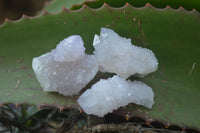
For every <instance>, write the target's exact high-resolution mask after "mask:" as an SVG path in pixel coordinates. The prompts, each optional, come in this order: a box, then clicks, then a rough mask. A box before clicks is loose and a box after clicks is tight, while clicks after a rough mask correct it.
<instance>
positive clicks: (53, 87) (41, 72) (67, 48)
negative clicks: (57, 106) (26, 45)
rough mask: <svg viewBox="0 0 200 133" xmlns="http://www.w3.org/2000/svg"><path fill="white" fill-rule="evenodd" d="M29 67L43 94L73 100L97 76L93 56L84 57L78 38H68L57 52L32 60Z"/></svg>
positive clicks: (81, 44)
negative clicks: (54, 94)
mask: <svg viewBox="0 0 200 133" xmlns="http://www.w3.org/2000/svg"><path fill="white" fill-rule="evenodd" d="M32 67H33V70H34V72H35V75H36V78H37V79H38V81H39V82H40V84H41V86H42V88H43V90H44V91H49V92H59V93H60V94H63V95H65V96H72V95H75V94H77V93H78V92H79V91H80V90H81V89H83V88H84V87H85V86H86V85H87V84H88V83H89V82H90V81H91V80H92V79H93V78H94V76H95V75H96V73H97V71H98V65H97V62H96V59H95V57H94V55H87V54H85V48H84V46H83V41H82V39H81V37H80V36H77V35H74V36H70V37H68V38H66V39H64V40H63V41H61V42H60V43H59V44H58V45H57V47H56V49H54V50H52V51H51V52H49V53H46V54H44V55H41V56H39V57H35V58H33V62H32Z"/></svg>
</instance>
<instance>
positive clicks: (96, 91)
mask: <svg viewBox="0 0 200 133" xmlns="http://www.w3.org/2000/svg"><path fill="white" fill-rule="evenodd" d="M153 98H154V93H153V91H152V89H151V87H149V86H147V85H146V84H144V83H142V82H141V81H129V80H128V81H126V80H125V79H123V78H120V77H119V76H114V77H112V78H109V79H101V80H100V81H98V82H97V83H96V84H94V85H93V86H92V87H91V89H88V90H86V91H85V92H84V93H83V94H82V95H81V96H80V97H79V99H78V103H79V105H80V106H81V107H82V109H83V110H84V112H86V113H87V114H94V115H97V116H99V117H103V116H104V115H105V114H107V113H111V112H112V111H113V110H115V109H118V108H119V107H122V106H125V105H127V104H129V103H135V104H138V105H143V106H145V107H147V108H152V105H153V104H154V99H153Z"/></svg>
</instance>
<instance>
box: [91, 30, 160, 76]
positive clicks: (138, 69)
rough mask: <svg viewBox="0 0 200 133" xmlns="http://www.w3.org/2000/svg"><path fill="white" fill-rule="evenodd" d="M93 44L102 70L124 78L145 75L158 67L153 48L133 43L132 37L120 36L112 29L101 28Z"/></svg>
mask: <svg viewBox="0 0 200 133" xmlns="http://www.w3.org/2000/svg"><path fill="white" fill-rule="evenodd" d="M93 46H94V48H95V51H94V54H95V57H96V59H97V62H98V63H99V65H100V67H99V68H100V69H99V70H100V71H102V72H111V73H116V74H118V75H119V76H120V77H123V78H128V77H129V76H131V75H136V76H140V77H143V76H145V75H147V74H149V73H151V72H154V71H156V69H157V67H158V61H157V59H156V57H155V55H154V53H153V52H152V51H151V50H149V49H146V48H141V47H138V46H134V45H132V44H131V39H126V38H123V37H120V36H119V35H118V34H117V33H115V32H114V31H113V30H111V29H107V28H101V33H100V36H98V35H95V37H94V41H93Z"/></svg>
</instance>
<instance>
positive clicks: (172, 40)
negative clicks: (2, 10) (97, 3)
mask: <svg viewBox="0 0 200 133" xmlns="http://www.w3.org/2000/svg"><path fill="white" fill-rule="evenodd" d="M199 24H200V15H199V14H198V13H196V12H187V11H185V10H184V9H179V10H172V9H170V8H166V9H163V10H160V9H159V10H158V9H154V8H152V7H151V6H146V7H144V8H133V7H131V6H130V5H128V4H127V5H126V6H125V7H123V8H117V9H116V8H115V9H113V8H110V7H108V6H104V7H102V8H101V9H95V10H93V9H89V8H83V9H81V10H79V11H74V12H73V11H68V10H67V11H66V10H63V11H62V12H60V13H58V14H45V15H43V16H40V17H37V18H32V19H30V18H26V17H25V18H23V19H21V20H19V21H18V22H8V21H7V22H6V23H5V24H4V25H3V26H1V27H0V45H1V48H0V103H2V104H4V103H15V104H22V103H28V104H35V105H40V106H42V105H51V106H56V107H59V108H61V109H63V108H66V107H74V108H80V107H79V105H78V104H77V102H76V100H77V98H78V96H76V97H64V96H62V95H58V94H57V93H47V92H43V91H42V89H41V86H40V84H39V83H38V81H37V80H36V78H35V76H34V73H33V70H32V68H31V63H32V58H33V57H37V56H40V55H42V54H44V53H46V52H49V51H50V50H51V49H54V48H55V47H56V45H57V44H58V43H59V41H61V40H63V39H64V38H66V37H68V36H69V35H74V34H78V35H81V36H82V37H83V40H84V42H85V44H84V45H85V47H86V52H87V53H89V54H92V52H93V50H94V48H93V46H92V41H93V37H94V34H99V32H100V28H101V27H107V28H112V29H114V30H115V31H116V32H117V33H119V35H121V36H123V37H126V38H131V39H132V42H133V43H134V44H135V45H138V46H141V47H147V48H149V49H151V50H153V52H154V53H155V55H156V56H157V58H158V61H159V68H158V70H157V71H156V72H154V73H152V74H150V75H148V76H146V77H145V78H142V79H140V80H143V81H144V82H145V83H147V84H148V85H149V86H151V87H152V88H153V90H154V93H155V105H154V106H153V108H152V109H151V110H148V109H146V108H143V107H141V106H136V105H134V104H130V105H128V106H126V107H124V108H120V109H119V110H117V111H115V113H120V114H123V115H124V116H126V117H127V118H131V117H132V116H142V117H144V118H145V119H147V120H149V121H151V120H152V119H155V120H163V121H165V122H166V123H169V124H179V125H187V126H192V127H198V126H199V123H200V115H199V112H200V102H199V101H200V87H199V86H200V82H199V79H200V54H199V53H200V44H199V42H200V30H199V29H200V25H199ZM131 79H133V78H131Z"/></svg>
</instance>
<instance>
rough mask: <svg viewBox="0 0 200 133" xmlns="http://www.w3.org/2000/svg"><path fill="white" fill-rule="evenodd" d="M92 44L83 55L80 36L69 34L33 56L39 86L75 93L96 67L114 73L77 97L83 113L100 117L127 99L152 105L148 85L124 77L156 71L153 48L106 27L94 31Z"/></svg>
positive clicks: (123, 103) (139, 103) (48, 89)
mask: <svg viewBox="0 0 200 133" xmlns="http://www.w3.org/2000/svg"><path fill="white" fill-rule="evenodd" d="M93 46H94V48H95V51H94V55H87V54H86V53H85V47H84V43H83V40H82V39H81V37H80V36H78V35H73V36H70V37H68V38H66V39H64V40H63V41H61V42H60V43H59V44H58V45H57V47H56V49H54V50H52V51H51V52H49V53H46V54H44V55H42V56H40V57H35V58H34V59H33V62H32V67H33V70H34V72H35V75H36V77H37V79H38V80H39V82H40V84H41V86H42V88H43V90H44V91H50V92H59V93H60V94H63V95H65V96H72V95H75V94H78V93H79V91H80V90H81V89H82V88H84V87H85V86H86V85H87V84H88V83H89V82H90V81H91V80H92V79H93V78H94V76H95V75H96V73H97V71H98V70H100V71H102V72H111V73H116V74H117V75H116V76H114V77H112V78H109V79H101V80H100V81H98V82H97V83H96V84H94V85H93V86H92V88H91V89H88V90H86V91H85V92H84V93H83V94H82V95H81V96H80V97H79V99H78V103H79V104H80V106H81V107H82V108H83V110H84V111H85V112H86V113H87V114H94V115H97V116H100V117H102V116H104V115H105V114H107V113H109V112H112V111H113V110H114V109H117V108H119V107H121V106H125V105H127V104H129V103H135V104H138V105H142V106H145V107H147V108H152V105H153V104H154V93H153V91H152V89H151V87H149V86H147V85H146V84H144V83H142V82H140V81H133V82H132V81H130V80H126V79H127V78H128V77H129V76H131V75H136V76H140V77H143V76H145V75H147V74H149V73H151V72H154V71H156V69H157V67H158V61H157V59H156V57H155V55H154V54H153V52H152V51H151V50H149V49H146V48H141V47H138V46H134V45H132V44H131V40H130V39H126V38H122V37H120V36H119V35H118V34H117V33H115V32H114V31H113V30H111V29H106V28H102V29H101V33H100V36H98V35H95V38H94V42H93Z"/></svg>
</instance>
